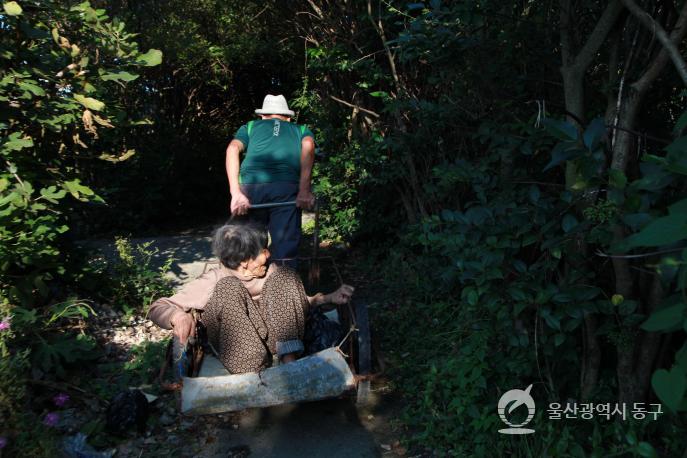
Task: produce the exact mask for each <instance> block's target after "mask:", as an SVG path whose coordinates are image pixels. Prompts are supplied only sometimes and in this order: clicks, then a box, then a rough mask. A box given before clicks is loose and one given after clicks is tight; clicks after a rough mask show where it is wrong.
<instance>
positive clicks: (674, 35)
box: [632, 2, 687, 92]
mask: <svg viewBox="0 0 687 458" xmlns="http://www.w3.org/2000/svg"><path fill="white" fill-rule="evenodd" d="M685 33H687V2H685V3H684V4H683V5H682V9H681V10H680V16H679V17H678V19H677V22H676V23H675V27H674V28H673V31H672V32H671V34H670V41H671V43H672V44H673V45H675V46H677V44H678V43H679V42H680V41H682V39H683V38H684V37H685ZM668 58H669V56H668V52H667V51H666V48H665V47H664V48H663V49H662V50H661V52H660V53H658V56H656V59H654V61H653V62H652V64H651V65H650V66H649V69H648V70H647V71H646V72H644V74H643V75H642V76H641V77H640V78H639V79H638V80H637V81H635V82H634V83H633V84H632V87H633V88H634V89H635V90H636V91H638V92H644V91H646V90H647V89H648V88H649V86H650V85H651V83H653V82H654V80H655V79H656V78H657V77H658V75H659V74H660V73H661V71H662V70H663V67H664V66H665V64H666V63H667V62H668Z"/></svg>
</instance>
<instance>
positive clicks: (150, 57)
mask: <svg viewBox="0 0 687 458" xmlns="http://www.w3.org/2000/svg"><path fill="white" fill-rule="evenodd" d="M137 62H139V63H142V64H143V65H145V66H146V67H154V66H156V65H160V64H161V63H162V51H160V50H159V49H149V50H148V52H147V53H145V54H141V55H140V56H138V59H137Z"/></svg>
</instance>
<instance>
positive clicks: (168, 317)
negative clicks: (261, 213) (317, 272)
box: [149, 223, 353, 374]
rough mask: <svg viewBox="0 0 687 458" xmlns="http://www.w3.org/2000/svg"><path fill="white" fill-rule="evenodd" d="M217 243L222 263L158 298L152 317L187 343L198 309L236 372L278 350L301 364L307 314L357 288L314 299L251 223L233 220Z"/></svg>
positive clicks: (265, 361) (264, 362) (263, 362)
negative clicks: (278, 261)
mask: <svg viewBox="0 0 687 458" xmlns="http://www.w3.org/2000/svg"><path fill="white" fill-rule="evenodd" d="M212 248H213V252H214V254H215V255H216V256H217V257H218V258H219V260H220V267H219V268H217V269H212V270H210V271H209V272H207V273H204V274H203V275H202V276H200V277H199V278H197V279H196V280H194V281H192V282H190V283H189V284H188V285H186V286H185V287H184V288H183V289H182V290H181V291H180V292H178V293H177V294H175V295H173V296H172V297H169V298H161V299H158V300H156V301H155V302H153V304H152V305H151V307H150V313H149V317H150V319H151V320H152V321H153V322H154V323H155V324H157V325H158V326H160V327H162V328H164V329H173V330H174V335H175V336H176V337H177V338H178V339H180V341H181V343H182V345H184V344H185V343H186V341H187V339H188V338H189V336H192V335H193V334H194V333H195V328H196V326H195V320H194V318H193V315H192V314H191V310H192V309H196V310H202V312H203V313H202V316H201V321H202V322H203V324H204V325H205V326H206V328H207V331H208V339H209V341H210V344H212V346H213V347H214V349H215V350H216V351H217V353H218V356H219V359H220V361H221V362H222V364H224V366H225V367H226V368H227V370H228V371H229V372H231V373H232V374H240V373H244V372H256V371H259V370H261V369H264V368H266V367H268V366H269V365H270V363H271V361H272V355H277V357H278V358H279V359H280V361H281V362H284V363H287V362H291V361H294V360H295V359H296V358H297V357H298V356H299V355H300V354H301V353H302V352H303V341H302V340H303V332H304V329H305V319H306V317H307V316H308V310H309V308H310V307H316V306H320V305H322V304H327V303H331V304H344V303H346V302H347V301H348V300H349V299H350V298H351V295H352V294H353V287H351V286H349V285H342V286H341V287H340V288H339V289H337V290H336V291H335V292H333V293H331V294H322V293H317V294H316V295H314V296H312V297H309V296H306V294H305V290H304V288H303V283H302V282H301V279H300V277H299V276H298V274H297V273H296V272H295V271H294V270H292V269H290V268H288V267H282V266H277V265H276V264H268V260H269V257H270V252H269V251H268V250H267V232H266V230H265V229H264V228H263V227H261V226H258V225H255V224H251V223H230V224H226V225H224V226H222V227H220V228H219V229H217V230H216V231H215V234H214V237H213V242H212Z"/></svg>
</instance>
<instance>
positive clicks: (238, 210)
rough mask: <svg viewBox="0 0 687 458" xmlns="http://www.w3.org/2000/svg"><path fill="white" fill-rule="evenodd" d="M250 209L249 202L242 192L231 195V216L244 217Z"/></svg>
mask: <svg viewBox="0 0 687 458" xmlns="http://www.w3.org/2000/svg"><path fill="white" fill-rule="evenodd" d="M249 208H250V201H249V200H248V197H246V196H245V195H244V194H243V193H242V192H236V193H234V194H232V195H231V206H230V207H229V209H230V210H231V214H232V215H245V214H246V213H248V209H249Z"/></svg>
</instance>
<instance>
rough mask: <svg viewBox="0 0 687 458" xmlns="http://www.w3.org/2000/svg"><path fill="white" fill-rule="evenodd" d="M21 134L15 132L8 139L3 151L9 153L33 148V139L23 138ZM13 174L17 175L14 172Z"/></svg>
mask: <svg viewBox="0 0 687 458" xmlns="http://www.w3.org/2000/svg"><path fill="white" fill-rule="evenodd" d="M22 135H23V134H22V133H21V132H13V133H11V134H10V135H9V137H7V141H6V142H5V143H3V145H2V149H4V150H7V151H19V150H22V149H24V148H31V147H32V146H33V140H32V139H31V137H23V138H22ZM12 173H16V171H15V172H12Z"/></svg>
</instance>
